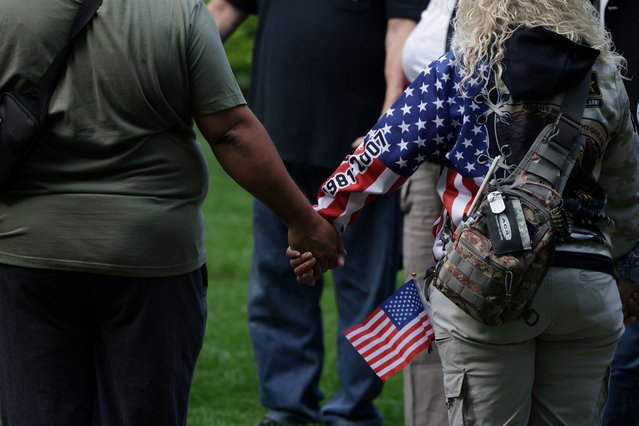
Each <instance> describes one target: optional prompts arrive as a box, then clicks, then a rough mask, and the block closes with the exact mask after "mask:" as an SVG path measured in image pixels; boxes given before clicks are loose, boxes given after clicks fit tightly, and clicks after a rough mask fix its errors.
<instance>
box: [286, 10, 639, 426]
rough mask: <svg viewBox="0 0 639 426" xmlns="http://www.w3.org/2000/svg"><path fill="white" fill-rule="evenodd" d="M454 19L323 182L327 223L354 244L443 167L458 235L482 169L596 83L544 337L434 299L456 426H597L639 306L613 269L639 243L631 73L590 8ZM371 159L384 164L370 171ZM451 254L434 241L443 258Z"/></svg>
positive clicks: (538, 302) (512, 157) (516, 153)
mask: <svg viewBox="0 0 639 426" xmlns="http://www.w3.org/2000/svg"><path fill="white" fill-rule="evenodd" d="M456 16H457V19H456V22H455V36H454V39H453V51H452V52H451V53H448V54H446V55H445V56H444V57H442V58H441V59H440V60H438V61H435V62H433V63H432V64H431V65H430V66H428V67H427V68H426V70H424V72H423V73H422V74H421V75H420V76H418V77H417V78H416V79H415V80H414V81H413V82H412V83H411V85H410V86H409V87H408V88H407V89H406V90H405V92H404V95H403V96H401V97H400V98H399V99H398V100H397V102H396V103H395V104H393V106H391V108H390V109H389V111H388V112H387V114H385V115H384V116H383V117H382V119H381V120H380V121H379V122H378V123H377V124H376V125H375V126H374V127H373V129H372V130H371V132H369V134H368V136H367V138H366V142H365V146H363V147H361V148H359V149H358V150H357V151H356V152H355V153H354V154H353V155H351V156H350V157H349V158H348V159H347V161H345V162H344V163H343V164H342V165H340V167H339V168H338V169H337V170H336V171H335V172H334V174H333V175H332V176H331V177H330V178H329V179H328V180H327V181H326V182H325V184H324V185H323V186H322V188H321V190H320V198H319V200H318V203H319V206H320V210H319V211H320V213H321V214H322V215H323V216H324V217H326V218H327V219H329V220H331V221H332V222H333V223H334V224H336V226H338V227H339V228H342V227H344V226H346V225H348V224H349V223H351V222H353V221H354V220H355V218H356V217H357V213H358V210H359V208H361V207H362V206H363V205H364V204H365V203H366V202H367V201H368V200H370V199H371V198H372V197H374V196H375V195H376V194H379V193H384V192H387V191H392V190H394V189H397V188H398V187H400V186H401V184H402V183H403V182H404V181H405V179H406V178H407V177H408V176H409V175H411V173H412V172H413V171H414V170H416V168H417V167H418V166H419V165H420V163H421V162H423V161H425V160H428V159H432V160H437V161H439V162H440V163H441V164H442V166H443V172H442V174H443V176H446V177H447V180H446V182H447V185H446V188H445V191H444V192H443V195H442V201H443V206H444V207H443V212H442V215H443V217H444V218H448V219H449V230H452V229H455V228H456V227H457V225H458V224H459V223H460V220H461V218H462V216H463V213H464V212H465V211H466V209H467V208H468V207H469V205H470V203H471V200H472V199H473V198H474V196H475V194H476V192H477V190H478V189H479V185H480V184H481V181H482V179H483V177H484V176H485V174H486V171H487V169H488V163H487V162H482V161H481V159H482V158H486V157H487V158H494V157H495V156H496V155H498V154H504V155H505V159H506V165H507V166H508V165H516V164H519V161H520V160H521V157H522V156H523V155H524V153H525V152H526V151H527V147H526V145H529V144H531V143H532V141H533V140H534V139H535V137H536V136H537V135H538V133H539V131H540V130H541V129H542V128H543V126H545V125H546V124H547V123H550V122H552V121H554V120H555V118H556V112H557V111H558V110H559V108H558V105H559V104H561V102H562V99H563V96H564V92H565V91H566V90H567V89H568V88H569V87H571V86H573V85H574V84H575V83H576V82H577V81H579V80H581V79H582V78H583V77H584V76H589V77H590V79H591V86H590V92H589V99H588V103H587V104H588V107H586V108H585V109H584V112H583V118H582V123H583V127H582V129H583V130H582V132H583V133H584V134H585V136H586V140H587V143H586V146H585V149H584V153H583V156H582V157H581V158H580V159H579V162H578V164H577V166H576V168H575V169H574V171H573V174H572V175H571V178H570V179H569V182H568V187H567V190H566V191H565V192H564V198H565V199H566V200H568V201H569V202H576V203H577V204H578V206H579V210H578V211H575V212H574V213H575V214H574V215H573V230H572V233H571V236H570V239H569V240H567V241H566V242H563V243H561V244H559V245H558V246H557V250H556V252H555V263H554V266H553V267H552V268H551V269H550V271H549V272H548V274H547V275H546V277H545V278H544V280H543V282H542V283H541V285H540V287H539V289H538V291H537V293H536V295H535V297H534V299H533V301H532V306H531V307H532V309H534V310H535V311H536V312H537V313H538V314H539V318H538V322H537V323H535V324H532V325H528V324H526V323H525V322H524V321H523V320H521V319H520V320H517V321H515V322H511V323H508V324H504V325H501V326H487V325H484V324H482V323H480V322H478V321H476V320H474V319H473V318H472V317H470V316H469V315H468V314H466V313H465V312H464V311H462V310H461V309H460V308H459V307H457V306H456V305H455V304H453V303H452V302H451V301H450V300H448V299H447V298H446V296H444V295H443V294H442V293H441V292H439V290H437V289H436V288H435V287H434V286H430V287H429V288H428V299H429V304H430V308H431V314H432V320H433V323H434V327H435V334H436V336H437V343H438V348H439V349H440V355H441V359H442V365H443V370H444V387H445V391H446V396H447V405H448V407H449V412H448V417H449V422H450V424H453V425H461V424H478V425H482V424H491V425H492V424H508V423H513V424H541V423H543V424H546V423H548V424H582V423H583V422H584V421H587V422H588V423H592V424H599V423H600V421H601V420H600V419H601V415H602V414H603V407H604V405H605V401H606V395H607V385H608V383H607V372H608V369H609V366H610V361H611V359H612V356H613V352H614V349H615V346H616V343H617V341H618V338H619V337H620V335H621V333H622V330H623V327H622V320H623V317H624V313H623V310H622V308H623V305H626V306H627V305H628V303H629V300H628V297H624V299H623V300H620V297H619V292H618V289H617V285H616V280H615V277H614V270H613V259H623V257H624V256H626V254H627V253H628V252H629V251H630V250H631V249H632V248H633V247H634V246H635V244H636V243H637V240H638V239H639V224H637V222H636V220H635V218H636V216H637V214H638V213H639V181H638V180H637V171H638V167H639V158H638V154H639V138H638V137H637V133H636V132H635V129H634V127H633V125H632V120H631V114H630V111H629V102H628V97H627V94H626V92H625V89H624V87H623V83H622V79H621V75H620V69H621V68H623V66H622V65H623V58H621V57H620V56H619V55H617V54H615V53H614V52H613V51H612V48H611V46H612V43H611V42H610V39H609V37H608V35H607V34H606V33H605V32H604V31H603V29H602V27H601V26H600V25H599V22H598V21H599V18H598V15H597V13H596V11H595V9H594V8H593V7H592V5H591V4H590V3H589V2H585V1H582V0H534V1H533V0H525V1H522V0H485V1H476V0H460V1H459V5H458V9H457V15H456ZM560 34H563V35H560ZM540 58H542V59H543V60H539V59H540ZM551 58H552V60H550V59H551ZM593 63H594V66H593V67H592V68H591V65H592V64H593ZM591 70H592V71H594V72H591ZM539 75H543V78H533V77H535V76H539ZM549 79H551V80H552V81H553V82H554V83H555V84H554V85H549V84H548V81H549ZM400 110H401V111H402V114H395V112H396V111H400ZM593 126H596V127H593ZM596 129H599V130H596ZM592 130H596V131H592ZM520 144H524V146H520ZM377 148H379V150H378V149H377ZM507 148H509V149H507ZM522 148H523V149H522ZM371 151H374V152H379V154H378V156H377V157H376V158H375V159H373V160H372V162H371V161H368V160H366V161H365V159H366V158H368V157H367V155H370V152H371ZM364 163H365V164H364ZM362 164H364V165H365V166H367V167H359V166H360V165H362ZM340 176H341V177H340ZM373 176H377V177H378V178H377V179H376V180H374V181H373V182H374V185H371V181H372V179H371V178H372V177H373ZM348 177H350V180H349V179H348ZM344 178H346V179H347V181H348V182H345V181H344ZM584 191H585V192H584ZM584 195H588V197H585V196H584ZM346 206H348V208H345V207H346ZM596 217H600V218H601V219H602V220H597V221H595V222H593V221H592V218H596ZM444 224H445V221H444ZM441 230H442V232H446V229H445V228H444V227H443V226H442V229H441ZM441 235H442V234H438V237H440V236H441ZM443 250H445V246H444V244H441V241H440V240H438V239H437V240H436V243H435V255H436V257H437V258H440V257H441V256H442V255H443V253H444V251H443ZM289 256H290V257H291V265H292V266H293V267H294V268H295V271H296V273H297V274H298V278H299V279H300V280H302V281H304V280H307V279H312V278H313V272H312V271H310V270H309V269H308V267H307V266H306V264H305V262H304V260H303V259H302V260H300V259H297V258H296V256H297V252H296V251H295V250H290V251H289ZM626 315H627V316H628V314H626Z"/></svg>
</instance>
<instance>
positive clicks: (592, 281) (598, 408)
mask: <svg viewBox="0 0 639 426" xmlns="http://www.w3.org/2000/svg"><path fill="white" fill-rule="evenodd" d="M428 295H429V301H430V305H431V314H432V317H433V322H434V325H435V334H436V337H437V347H438V348H439V351H440V355H441V358H442V365H443V369H444V386H445V391H446V398H447V405H448V407H449V408H448V418H449V422H450V424H451V425H490V426H496V425H518V426H519V425H526V424H529V425H571V426H572V425H577V426H581V425H584V426H585V425H599V424H600V423H601V420H600V419H601V415H602V412H603V408H604V405H605V403H606V399H607V388H608V376H609V369H610V368H609V366H610V362H611V360H612V356H613V353H614V351H615V347H616V344H617V341H618V339H619V337H620V336H621V334H622V332H623V319H622V313H621V301H620V299H619V294H618V292H617V288H616V283H615V281H614V279H613V278H612V277H611V276H610V275H608V274H605V273H602V272H594V271H585V270H579V269H566V268H552V269H551V270H550V272H549V273H548V275H547V276H546V278H545V279H544V282H543V283H542V285H541V287H540V288H539V290H538V292H537V294H536V296H535V299H534V301H533V305H532V307H533V308H534V309H535V310H536V311H537V312H538V313H539V321H538V323H537V324H536V325H534V326H529V325H527V324H525V323H524V322H523V321H521V320H519V321H516V322H513V323H510V324H506V325H503V326H497V327H491V326H486V325H483V324H481V323H479V322H477V321H475V320H474V319H472V318H471V317H469V316H468V315H466V314H465V313H464V312H463V311H462V310H460V309H459V308H457V306H455V305H454V304H453V303H451V302H450V301H449V300H448V299H447V298H446V297H445V296H444V295H443V294H442V293H440V292H439V291H438V290H437V289H435V288H434V286H431V287H430V288H429V289H428Z"/></svg>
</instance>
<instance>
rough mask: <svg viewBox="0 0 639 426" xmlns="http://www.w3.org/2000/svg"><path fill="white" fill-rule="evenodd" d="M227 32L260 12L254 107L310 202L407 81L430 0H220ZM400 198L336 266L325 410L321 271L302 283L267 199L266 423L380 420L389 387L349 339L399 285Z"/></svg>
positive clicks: (259, 277)
mask: <svg viewBox="0 0 639 426" xmlns="http://www.w3.org/2000/svg"><path fill="white" fill-rule="evenodd" d="M209 8H210V10H211V11H212V13H213V15H214V17H215V19H216V20H217V22H218V26H219V28H220V33H221V34H222V38H225V37H226V36H228V34H230V33H231V32H232V31H233V30H234V28H235V27H236V26H237V24H238V23H239V22H242V20H243V19H244V18H245V17H246V16H247V15H248V14H249V13H257V14H258V17H259V19H258V28H257V35H256V39H255V44H254V52H253V62H252V73H251V87H250V104H251V107H252V108H253V109H254V110H255V113H256V115H257V117H258V118H259V119H260V120H261V121H262V122H263V123H264V126H265V127H266V129H267V130H268V132H269V135H270V136H271V137H272V138H273V142H274V143H275V145H276V147H277V149H278V152H279V154H280V155H281V157H282V159H283V160H284V163H285V165H286V167H287V169H288V171H289V173H291V175H292V176H293V178H294V179H295V181H296V182H297V184H298V185H299V186H300V188H301V189H302V190H303V191H304V192H305V193H306V195H307V196H308V197H309V199H315V198H316V193H317V188H318V187H319V185H320V184H321V183H322V181H323V180H324V179H325V177H326V176H327V175H328V174H329V173H330V172H331V171H332V170H333V169H334V168H335V166H336V165H337V164H339V162H340V161H341V160H342V159H343V158H344V155H346V153H348V152H350V151H351V148H350V145H351V143H352V142H353V141H354V140H356V138H357V137H359V136H361V135H363V134H364V133H365V132H366V130H368V129H369V128H370V126H371V125H372V124H374V123H375V121H376V120H377V119H378V118H379V116H380V113H381V111H383V110H385V108H384V104H385V103H386V106H388V105H390V103H391V102H392V101H394V100H395V99H396V98H397V96H399V95H400V94H401V92H402V90H403V88H404V87H405V80H404V77H403V74H402V70H401V47H402V44H403V41H404V39H405V38H406V36H407V35H408V33H409V32H410V30H412V28H413V27H414V26H415V22H416V21H417V20H418V18H419V14H420V12H421V11H422V9H423V8H424V2H423V1H422V0H383V1H382V0H357V1H355V0H336V1H326V0H305V1H300V0H287V1H284V0H279V1H272V0H263V1H255V0H212V1H211V2H210V3H209ZM399 226H400V211H399V202H398V197H397V195H396V194H392V195H390V196H385V197H380V199H379V200H377V201H376V202H375V203H374V205H372V206H371V209H370V211H369V212H368V214H367V215H365V217H364V218H363V220H362V221H361V223H359V224H358V225H357V226H355V227H353V228H352V229H350V230H349V231H348V232H347V233H346V234H345V235H344V238H345V240H344V241H345V247H346V250H347V252H348V256H347V260H346V263H345V265H344V267H343V268H341V269H340V270H336V271H334V273H333V279H334V286H335V297H336V301H337V307H338V330H336V331H337V334H336V340H337V375H338V378H339V386H340V388H339V389H338V391H337V392H336V393H335V394H334V395H332V396H331V398H330V399H329V400H328V401H327V402H326V404H325V405H323V407H321V408H320V401H322V399H323V394H322V392H321V390H320V388H319V378H320V373H321V370H322V367H323V364H324V342H323V329H322V316H321V315H322V314H321V309H320V297H321V294H322V290H323V283H322V280H321V278H318V283H317V285H316V286H315V287H314V288H312V289H309V288H306V287H304V286H299V284H298V283H297V282H296V280H295V277H291V274H290V267H289V265H288V262H287V260H286V259H282V258H281V257H280V256H279V254H280V253H282V252H283V251H284V250H285V249H286V247H287V241H286V238H285V237H286V229H285V228H284V227H283V225H282V224H281V222H280V221H279V220H278V219H277V218H276V217H275V216H274V215H273V214H271V213H270V212H269V211H268V210H267V209H265V208H264V206H263V204H262V203H260V202H255V204H254V213H253V232H254V252H253V264H252V269H251V274H250V278H249V286H250V291H249V301H248V317H249V331H250V334H251V340H252V343H253V351H254V353H255V360H256V365H257V370H258V374H259V379H260V397H261V402H262V404H263V405H264V406H265V407H267V408H268V409H269V412H268V413H267V414H266V417H265V418H264V421H263V422H262V424H265V425H267V424H278V423H308V422H319V421H322V422H324V423H326V424H331V425H347V424H348V425H378V424H381V423H382V416H381V414H380V412H379V411H378V409H377V408H376V407H375V405H374V404H373V400H374V399H375V398H376V397H377V396H378V395H379V394H380V392H381V390H382V382H381V381H380V380H379V379H378V378H377V377H376V376H375V374H374V373H373V372H372V371H371V369H370V368H369V367H368V366H367V365H366V363H365V362H364V361H363V360H362V359H361V357H360V356H359V355H358V354H357V352H356V351H355V350H354V349H353V347H352V346H351V345H350V343H348V341H347V340H346V339H345V338H344V336H343V335H342V332H343V331H344V330H346V329H348V328H349V327H351V326H353V325H355V324H357V323H359V322H360V321H362V320H363V319H364V318H365V317H366V315H368V314H369V313H370V312H371V311H372V310H373V309H374V308H375V307H376V306H377V305H378V304H379V303H381V302H382V301H383V300H384V299H385V298H386V297H387V296H388V295H389V294H390V293H391V292H392V291H393V290H394V287H395V282H396V274H397V270H398V269H399V256H400V241H399V240H400V235H399Z"/></svg>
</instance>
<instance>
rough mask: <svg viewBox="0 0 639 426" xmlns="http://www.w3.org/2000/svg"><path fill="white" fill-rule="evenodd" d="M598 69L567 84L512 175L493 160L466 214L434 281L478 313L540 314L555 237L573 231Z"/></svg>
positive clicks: (496, 320)
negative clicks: (584, 118) (584, 131)
mask: <svg viewBox="0 0 639 426" xmlns="http://www.w3.org/2000/svg"><path fill="white" fill-rule="evenodd" d="M590 78H591V72H590V71H589V72H587V73H586V76H585V77H584V78H583V79H582V81H581V82H579V83H578V84H577V85H576V86H574V87H573V88H571V89H569V90H568V91H567V92H566V95H565V98H564V101H563V103H562V106H561V111H560V112H559V115H558V117H557V119H556V120H555V121H554V122H553V123H551V124H548V125H547V126H546V127H545V128H544V129H543V130H542V131H541V133H540V134H539V135H538V136H537V138H536V139H535V141H534V142H533V144H532V146H531V148H530V149H529V151H528V152H527V154H526V155H525V156H524V158H523V159H522V161H521V162H520V164H519V165H518V166H517V168H516V169H515V170H514V171H513V172H512V173H511V174H510V175H508V176H507V177H506V178H505V179H503V180H501V181H498V180H497V179H494V178H491V175H492V171H494V170H495V168H496V167H497V166H498V163H499V161H500V159H499V157H498V158H496V159H495V161H493V164H492V166H491V170H490V171H489V172H488V175H487V176H486V178H485V179H484V183H483V184H482V187H481V188H480V189H479V192H478V193H477V195H476V198H475V200H474V202H473V205H472V206H471V208H470V211H469V212H468V215H467V217H466V219H465V220H464V221H463V222H462V223H461V224H460V226H459V227H458V228H457V230H456V232H455V234H454V235H453V239H452V240H451V241H450V242H449V243H448V244H447V246H446V255H445V256H444V257H443V258H442V260H440V261H439V262H438V264H437V265H436V267H435V271H434V277H433V284H434V285H435V287H436V288H437V289H439V290H440V291H441V292H442V293H443V294H444V295H446V296H447V297H448V298H449V299H450V300H451V301H453V302H454V303H455V304H456V305H457V306H459V307H460V308H461V309H462V310H464V311H465V312H466V313H468V314H469V315H470V316H472V317H473V318H475V319H476V320H478V321H481V322H483V323H485V324H488V325H500V324H505V323H508V322H511V321H514V320H516V319H518V318H523V319H524V320H525V321H526V322H528V323H529V324H534V323H536V321H537V319H538V318H537V314H536V312H534V311H533V310H532V309H530V303H531V301H532V298H533V296H534V295H535V292H536V290H537V288H538V286H539V285H540V283H541V282H542V280H543V278H544V276H545V275H546V273H547V271H548V269H549V268H550V265H551V263H552V260H553V256H554V252H555V243H556V242H557V241H558V240H561V239H563V238H567V236H568V235H569V234H570V218H569V216H568V215H567V213H565V211H564V210H563V209H562V192H563V189H564V187H565V185H566V182H567V180H568V177H569V176H570V173H571V171H572V168H573V166H574V164H575V162H576V159H577V157H578V156H579V155H580V153H581V152H582V150H583V146H584V143H585V138H584V136H583V135H580V130H581V115H582V113H583V108H584V105H585V103H586V98H587V95H588V89H589V83H590Z"/></svg>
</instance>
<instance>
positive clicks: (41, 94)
mask: <svg viewBox="0 0 639 426" xmlns="http://www.w3.org/2000/svg"><path fill="white" fill-rule="evenodd" d="M101 4H102V0H84V1H83V2H82V4H81V5H80V7H79V8H78V13H77V14H76V16H75V19H74V20H73V25H72V26H71V32H70V34H69V39H68V40H67V43H66V44H65V46H64V47H63V48H62V50H61V51H60V53H58V55H57V56H56V57H55V58H54V59H53V61H52V62H51V64H49V66H48V67H47V69H46V70H45V72H44V73H43V74H42V76H41V77H40V80H38V82H37V83H36V84H35V86H33V87H32V88H30V89H28V90H27V91H26V92H25V95H26V96H28V97H31V98H33V100H34V101H36V102H37V105H38V110H39V112H40V116H41V117H44V116H45V115H46V113H47V111H48V109H49V101H50V100H51V96H52V95H53V91H54V90H55V86H56V84H57V83H58V80H59V79H60V76H61V75H62V71H63V70H64V67H65V65H66V63H67V60H68V59H69V56H70V55H71V49H72V48H73V45H74V44H75V41H76V40H77V38H78V35H80V33H82V31H83V30H84V29H85V28H86V26H87V24H88V23H89V22H90V21H91V19H92V18H93V17H94V16H95V15H96V13H97V11H98V8H99V7H100V5H101Z"/></svg>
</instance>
